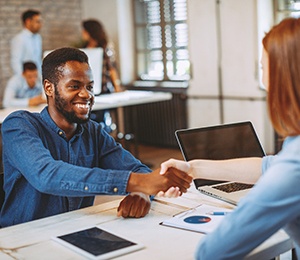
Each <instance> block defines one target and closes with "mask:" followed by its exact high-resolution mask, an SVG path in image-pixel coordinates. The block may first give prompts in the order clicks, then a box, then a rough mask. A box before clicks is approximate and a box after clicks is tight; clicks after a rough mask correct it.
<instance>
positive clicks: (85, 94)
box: [79, 88, 92, 98]
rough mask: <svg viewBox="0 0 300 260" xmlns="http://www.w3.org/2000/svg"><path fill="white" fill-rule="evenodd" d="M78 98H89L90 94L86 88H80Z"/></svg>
mask: <svg viewBox="0 0 300 260" xmlns="http://www.w3.org/2000/svg"><path fill="white" fill-rule="evenodd" d="M79 96H80V97H84V98H91V97H92V93H91V92H90V91H88V90H87V89H86V88H81V90H80V92H79Z"/></svg>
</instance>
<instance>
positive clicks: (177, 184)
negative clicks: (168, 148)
mask: <svg viewBox="0 0 300 260" xmlns="http://www.w3.org/2000/svg"><path fill="white" fill-rule="evenodd" d="M178 163H180V165H177V164H178ZM189 167H190V166H189V164H188V163H186V162H179V161H177V160H173V159H171V160H168V161H166V162H164V163H163V164H162V165H161V168H160V169H157V170H155V171H153V172H151V173H149V174H141V173H133V174H131V176H130V178H129V181H128V186H127V191H128V192H142V193H144V194H148V195H158V196H167V197H178V196H179V195H181V194H182V193H185V192H186V191H187V189H188V188H189V187H190V184H191V182H192V180H193V177H192V176H191V175H190V174H189V173H188V172H189Z"/></svg>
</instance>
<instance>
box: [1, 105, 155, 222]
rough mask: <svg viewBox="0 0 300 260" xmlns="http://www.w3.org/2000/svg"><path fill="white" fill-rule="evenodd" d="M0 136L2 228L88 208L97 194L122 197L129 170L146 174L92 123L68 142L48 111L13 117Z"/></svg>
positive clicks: (146, 169)
mask: <svg viewBox="0 0 300 260" xmlns="http://www.w3.org/2000/svg"><path fill="white" fill-rule="evenodd" d="M2 138H3V164H4V190H5V202H4V204H3V207H2V211H1V214H0V225H1V226H2V227H5V226H10V225H15V224H18V223H23V222H27V221H31V220H34V219H39V218H43V217H47V216H51V215H55V214H59V213H63V212H67V211H71V210H75V209H79V208H83V207H87V206H91V205H92V204H93V201H94V196H95V195H99V194H113V195H124V194H126V187H127V181H128V178H129V176H130V173H131V172H150V169H149V168H148V167H147V166H145V165H143V164H142V163H141V162H140V161H139V160H137V159H136V158H134V157H133V156H132V155H131V154H130V153H129V152H128V151H126V150H124V149H123V148H122V147H121V145H119V144H117V143H116V142H115V140H114V139H113V138H112V137H111V136H110V135H108V134H107V133H106V132H105V131H104V130H102V129H101V126H100V125H99V124H98V123H96V122H94V121H91V120H90V121H89V122H88V123H86V124H82V125H79V127H78V128H77V132H76V134H75V135H74V136H73V138H72V139H71V140H69V141H68V140H67V139H66V137H65V133H64V132H63V131H62V130H61V129H60V128H58V127H57V125H56V124H55V123H54V121H53V120H52V119H51V118H50V115H49V113H48V110H47V108H45V109H44V110H43V111H42V112H41V113H29V112H27V111H17V112H14V113H12V114H11V115H9V116H8V117H7V118H6V120H5V121H4V122H3V125H2Z"/></svg>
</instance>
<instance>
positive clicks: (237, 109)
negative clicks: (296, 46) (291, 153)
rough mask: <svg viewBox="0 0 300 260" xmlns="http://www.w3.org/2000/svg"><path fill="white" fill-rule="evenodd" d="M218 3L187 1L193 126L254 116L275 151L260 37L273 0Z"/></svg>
mask: <svg viewBox="0 0 300 260" xmlns="http://www.w3.org/2000/svg"><path fill="white" fill-rule="evenodd" d="M219 2H220V4H219V5H218V4H217V1H207V0H188V13H189V18H188V23H189V37H190V41H189V50H190V55H191V61H192V75H193V78H192V80H191V81H190V88H189V89H188V96H189V99H188V100H189V101H188V113H189V127H199V126H205V125H213V124H219V123H229V122H236V121H246V120H250V121H252V122H253V124H254V126H255V128H256V130H257V132H258V135H259V137H260V139H261V141H262V144H263V146H264V147H265V150H266V151H267V152H269V153H272V152H273V151H274V138H273V137H274V134H273V130H272V128H271V126H270V122H269V120H268V119H267V116H266V109H267V108H266V103H265V101H264V97H265V95H266V93H265V92H263V91H262V90H261V89H260V88H259V86H260V75H259V66H260V65H259V60H260V58H259V56H260V51H259V50H260V48H261V44H260V42H261V39H262V37H263V33H262V30H264V32H266V31H268V30H269V28H270V26H271V24H272V23H273V20H272V18H273V15H272V14H273V10H272V0H222V1H219ZM262 2H263V3H262ZM261 16H262V17H263V18H261ZM258 17H260V18H258ZM220 96H222V98H223V101H222V100H221V99H219V97H220Z"/></svg>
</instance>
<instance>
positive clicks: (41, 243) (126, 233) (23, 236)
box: [0, 188, 293, 260]
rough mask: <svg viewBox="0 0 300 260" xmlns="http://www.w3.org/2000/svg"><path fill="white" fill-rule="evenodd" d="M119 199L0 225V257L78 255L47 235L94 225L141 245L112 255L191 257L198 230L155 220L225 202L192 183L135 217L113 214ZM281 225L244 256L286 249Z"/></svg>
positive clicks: (289, 243)
mask: <svg viewBox="0 0 300 260" xmlns="http://www.w3.org/2000/svg"><path fill="white" fill-rule="evenodd" d="M119 202H120V200H116V201H111V202H107V203H104V204H100V205H97V206H93V207H89V208H85V209H81V210H77V211H73V212H69V213H64V214H59V215H56V216H53V217H48V218H44V219H41V220H36V221H31V222H28V223H24V224H20V225H16V226H12V227H7V228H3V229H0V259H11V258H10V257H14V258H15V259H31V260H34V259H84V258H83V257H82V256H81V255H80V254H78V253H75V252H74V251H72V250H70V249H68V248H66V247H64V246H62V245H61V244H58V243H57V242H55V241H53V240H51V237H53V236H57V235H61V234H65V233H69V232H73V231H75V230H80V229H83V228H87V227H92V226H98V227H100V228H103V229H106V230H108V231H110V232H112V233H115V234H117V235H120V236H122V237H124V238H127V239H131V240H134V241H137V242H140V243H142V244H144V245H145V248H144V249H142V250H140V251H136V252H133V253H130V254H127V255H123V256H120V257H118V259H124V260H126V259H128V260H129V259H130V260H132V259H133V260H135V259H143V260H147V259H149V260H150V259H151V260H152V259H194V252H195V249H196V246H197V244H198V243H199V241H200V239H201V238H202V237H203V236H204V234H201V233H197V232H191V231H186V230H181V229H176V228H171V227H165V226H162V225H160V224H159V223H160V222H161V221H163V220H165V219H167V218H169V217H171V216H173V215H174V214H177V213H179V212H181V211H183V210H185V209H188V208H190V207H195V206H197V205H199V204H201V203H206V204H208V203H209V204H211V205H218V206H224V207H229V208H230V207H231V206H230V205H229V204H226V203H225V202H221V201H219V200H215V199H212V198H210V197H207V196H205V195H201V194H200V193H198V192H197V191H196V190H195V189H194V188H191V189H190V190H189V192H188V193H186V194H184V195H183V196H182V197H180V198H177V199H156V200H155V201H153V202H152V206H151V211H150V213H149V214H148V215H147V216H146V217H144V218H140V219H123V218H118V217H117V216H116V210H117V207H118V205H119ZM292 246H293V245H292V241H291V240H290V239H289V237H288V236H287V235H286V233H285V232H284V231H282V230H280V231H279V232H277V233H276V234H275V235H274V236H272V237H271V238H270V239H268V240H267V241H265V242H264V243H263V244H262V245H260V246H259V247H258V248H256V249H255V250H254V251H252V252H251V253H250V254H249V256H248V257H247V259H255V260H259V259H263V260H265V259H271V258H274V257H275V256H278V255H280V254H282V253H284V252H286V251H288V250H290V249H291V248H292Z"/></svg>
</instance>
